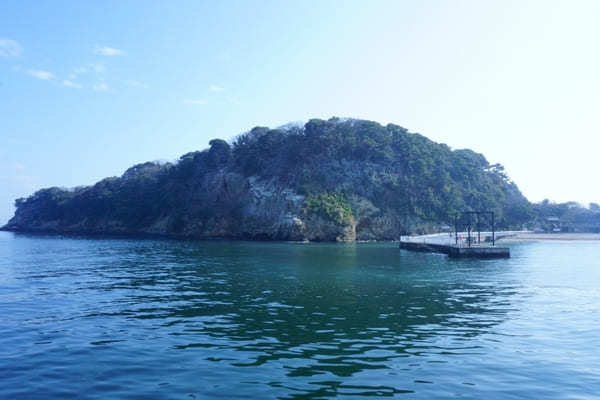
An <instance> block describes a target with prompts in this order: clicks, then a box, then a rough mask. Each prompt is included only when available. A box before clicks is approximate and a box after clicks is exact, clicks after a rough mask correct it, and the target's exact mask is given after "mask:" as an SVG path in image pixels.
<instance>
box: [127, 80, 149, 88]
mask: <svg viewBox="0 0 600 400" xmlns="http://www.w3.org/2000/svg"><path fill="white" fill-rule="evenodd" d="M125 84H126V85H127V86H129V87H136V88H142V89H148V85H147V84H145V83H144V82H140V81H125Z"/></svg>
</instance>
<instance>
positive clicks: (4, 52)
mask: <svg viewBox="0 0 600 400" xmlns="http://www.w3.org/2000/svg"><path fill="white" fill-rule="evenodd" d="M21 53H23V48H22V47H21V45H20V44H19V42H17V41H16V40H12V39H0V57H18V56H20V55H21Z"/></svg>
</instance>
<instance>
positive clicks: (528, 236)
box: [501, 232, 600, 242]
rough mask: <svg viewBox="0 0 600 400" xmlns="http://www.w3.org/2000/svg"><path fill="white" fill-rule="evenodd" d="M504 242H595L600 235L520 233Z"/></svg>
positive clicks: (599, 238)
mask: <svg viewBox="0 0 600 400" xmlns="http://www.w3.org/2000/svg"><path fill="white" fill-rule="evenodd" d="M501 240H502V241H504V242H512V241H514V242H530V241H531V242H533V241H595V240H600V233H562V232H557V233H536V232H519V233H517V234H515V235H514V236H511V237H506V238H503V239H501Z"/></svg>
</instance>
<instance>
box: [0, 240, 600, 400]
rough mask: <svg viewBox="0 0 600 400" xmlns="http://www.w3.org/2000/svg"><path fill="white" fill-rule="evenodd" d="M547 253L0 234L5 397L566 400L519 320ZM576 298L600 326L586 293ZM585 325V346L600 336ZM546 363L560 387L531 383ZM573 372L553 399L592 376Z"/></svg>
mask: <svg viewBox="0 0 600 400" xmlns="http://www.w3.org/2000/svg"><path fill="white" fill-rule="evenodd" d="M544 245H545V244H530V245H522V246H516V247H515V248H513V254H515V257H513V259H511V260H486V261H473V260H464V261H456V260H448V259H447V258H445V257H444V256H439V255H429V254H412V253H408V252H404V251H400V250H398V249H397V248H396V246H394V245H393V244H358V245H327V244H311V245H306V244H283V243H244V242H200V243H198V242H175V241H148V240H147V241H135V240H86V239H61V238H56V237H54V238H39V237H13V236H12V235H10V236H7V235H4V236H2V237H0V255H2V261H0V267H1V272H0V306H1V307H2V309H3V313H2V315H3V316H2V317H1V318H2V321H1V326H0V358H1V359H2V360H3V362H2V363H0V376H4V378H0V381H4V384H3V385H0V387H4V389H2V388H0V397H14V396H17V397H18V395H19V394H21V395H27V396H29V397H39V398H52V397H54V398H59V397H60V398H64V397H76V398H82V397H83V398H87V397H90V398H93V397H98V398H107V397H113V398H123V397H136V396H137V397H140V398H147V397H149V396H150V397H152V396H155V397H156V396H158V397H161V398H164V397H167V398H168V397H173V398H183V397H187V398H193V397H195V398H212V397H223V398H284V399H292V398H325V397H334V396H337V397H342V398H343V397H346V396H349V397H356V396H358V397H384V396H405V395H409V396H411V397H413V398H414V397H417V398H432V397H437V398H439V397H454V396H457V395H462V396H464V397H467V398H481V397H482V396H486V395H489V394H491V393H493V397H495V398H501V397H502V396H505V397H507V398H511V397H514V396H517V397H518V396H519V395H522V396H525V397H527V394H533V393H536V394H540V395H541V394H543V395H545V396H546V397H548V396H549V397H555V398H560V396H558V394H560V393H559V392H557V391H556V390H553V387H552V385H557V386H559V385H561V383H559V382H556V376H558V375H561V374H564V373H566V372H568V373H570V374H571V377H573V375H572V374H573V373H575V371H574V368H575V367H574V364H573V363H572V362H570V361H569V360H562V359H556V358H555V359H552V360H549V361H546V359H545V358H543V357H542V358H539V357H537V356H530V355H529V354H528V351H530V350H533V349H534V348H537V350H539V349H543V350H544V351H547V352H548V353H547V354H546V356H549V357H556V356H555V355H554V354H550V353H551V351H550V350H549V349H547V348H546V347H545V346H544V343H543V340H541V341H540V340H539V339H540V338H542V339H543V337H542V336H540V337H536V335H538V331H543V332H546V333H545V334H544V335H546V336H548V335H547V332H548V329H545V330H544V327H543V326H541V322H542V321H538V325H535V324H534V325H535V326H534V327H533V328H532V326H531V321H529V319H528V317H527V316H524V312H527V313H532V314H531V317H532V318H533V319H536V314H535V313H539V312H540V310H541V309H537V308H536V307H538V308H539V307H540V305H539V304H537V303H536V301H538V300H539V296H540V293H539V290H537V289H536V288H535V287H533V286H532V285H531V282H532V279H534V278H538V276H537V275H536V274H537V273H538V272H539V271H538V269H541V267H540V266H538V264H536V262H538V263H539V262H544V261H547V258H546V256H547V252H546V253H544V254H541V253H537V251H538V250H539V247H540V246H542V247H543V246H544ZM554 246H556V245H554ZM590 246H592V245H588V247H585V246H583V251H591V252H596V253H595V254H599V253H598V248H597V247H596V248H594V247H593V246H592V247H590ZM554 250H556V249H554ZM556 251H561V249H560V248H559V249H558V250H556ZM563 251H564V249H563ZM580 251H582V249H580ZM536 257H537V258H536ZM532 258H533V259H534V260H536V262H532ZM546 272H547V271H546ZM588 272H589V271H588ZM542 276H543V275H542ZM588 278H589V276H588ZM592 278H598V273H597V272H596V274H595V275H592ZM578 279H580V278H578ZM584 280H585V279H582V281H584ZM579 283H581V282H579ZM572 289H573V288H572ZM574 290H576V293H577V294H578V296H580V299H582V298H584V299H585V301H586V304H588V307H591V308H592V309H593V310H594V311H595V312H596V315H595V316H594V317H592V321H590V322H598V313H597V312H598V306H597V305H594V304H598V303H594V302H593V301H592V300H598V299H600V295H599V294H598V292H597V291H596V292H594V291H593V290H592V291H590V290H591V288H590V287H588V286H586V285H583V286H581V287H579V288H577V287H575V289H574ZM556 293H557V292H556V291H555V293H554V294H555V295H556ZM561 293H563V292H562V291H561V290H559V291H558V294H559V295H560V294H561ZM542 294H543V293H542ZM581 296H583V297H581ZM586 296H587V297H586ZM590 296H591V297H592V298H590ZM594 296H595V297H594ZM547 301H548V299H547V298H544V304H543V306H544V309H543V312H546V311H547V307H548V304H547ZM580 305H581V304H573V305H572V307H571V306H568V305H567V306H566V307H567V309H569V310H570V312H571V311H573V309H574V308H577V307H579V306H580ZM571 317H572V316H569V317H566V318H565V320H564V321H563V322H564V323H567V322H570V318H571ZM578 317H579V318H580V317H581V315H579V316H578ZM594 318H595V319H594ZM580 324H583V325H585V321H584V322H580ZM524 328H527V329H524ZM588 328H589V329H588V331H585V333H584V334H583V335H582V336H581V338H580V339H579V340H580V341H581V342H583V344H584V345H585V344H586V343H587V342H586V340H587V338H588V335H592V334H597V333H600V332H598V325H595V326H588ZM553 329H558V328H557V327H554V328H553ZM562 333H563V332H561V334H562ZM545 340H549V338H546V339H545ZM577 340H578V339H577V338H576V337H575V338H572V340H571V341H572V342H573V341H577ZM559 342H560V343H555V344H558V345H564V343H563V342H561V341H560V340H559ZM581 345H582V343H577V346H579V347H581ZM588 346H590V347H591V343H590V344H588ZM573 347H575V345H573ZM564 350H566V351H569V350H573V349H563V351H562V352H561V353H564ZM559 352H560V351H557V353H559ZM536 354H537V353H536ZM587 358H588V359H586V360H585V361H584V362H596V361H598V357H597V356H588V357H587ZM547 365H555V367H554V368H555V370H547V371H545V372H547V373H548V376H549V377H550V378H552V379H554V380H552V382H554V383H552V384H547V383H542V384H540V383H539V382H538V381H539V379H540V376H542V375H543V374H544V370H542V371H540V369H539V368H540V367H544V366H546V367H547ZM557 365H558V367H557ZM567 369H568V370H567ZM578 374H579V375H576V376H577V378H576V379H573V378H571V379H570V380H569V383H567V382H565V384H564V385H562V386H561V387H562V388H563V389H562V390H563V391H562V394H564V395H565V397H566V394H567V393H566V392H564V390H567V391H568V390H576V393H575V394H579V395H581V394H585V393H586V390H589V389H586V388H590V387H591V386H590V385H589V384H587V383H588V379H591V378H597V377H598V372H597V371H595V372H593V371H592V370H591V364H590V366H589V368H587V369H586V367H581V368H580V371H579V372H578ZM550 380H551V379H550ZM24 382H27V383H26V384H24ZM596 385H597V384H596ZM596 387H598V386H596ZM569 388H571V389H569ZM599 389H600V388H599Z"/></svg>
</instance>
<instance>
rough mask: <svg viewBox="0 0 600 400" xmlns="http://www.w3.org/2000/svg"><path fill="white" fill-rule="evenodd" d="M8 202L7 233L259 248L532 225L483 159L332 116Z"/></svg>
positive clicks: (522, 203) (524, 203)
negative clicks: (456, 224)
mask: <svg viewBox="0 0 600 400" xmlns="http://www.w3.org/2000/svg"><path fill="white" fill-rule="evenodd" d="M15 205H16V212H15V216H14V217H13V218H12V219H11V220H10V221H9V222H8V224H7V225H6V226H5V227H4V228H3V229H5V230H10V231H17V232H19V231H20V232H46V233H77V234H108V235H165V236H170V237H178V238H235V239H256V240H310V241H353V240H394V239H397V238H398V237H399V236H400V235H403V234H409V233H426V232H432V231H439V230H440V229H441V227H442V226H444V225H452V223H453V219H454V214H455V213H456V212H457V211H462V210H478V209H486V210H492V211H494V212H495V213H496V221H497V228H498V229H521V228H522V227H523V225H524V224H526V223H530V222H531V221H533V220H534V219H535V217H536V212H535V209H534V205H532V204H531V203H530V202H529V201H528V200H527V199H526V198H525V197H524V196H523V195H522V194H521V192H520V191H519V189H518V187H517V185H516V184H515V183H514V182H512V181H511V180H510V179H509V177H508V176H507V175H506V174H505V172H504V168H503V167H502V166H501V165H500V164H493V165H490V164H489V163H488V161H487V160H486V159H485V157H484V156H483V155H481V154H478V153H476V152H474V151H471V150H467V149H463V150H452V149H451V148H450V147H449V146H447V145H445V144H440V143H436V142H433V141H431V140H429V139H427V138H426V137H424V136H422V135H420V134H418V133H411V132H409V131H408V130H407V129H405V128H403V127H400V126H398V125H392V124H388V125H385V126H383V125H380V124H378V123H376V122H372V121H365V120H356V119H339V118H332V119H329V120H318V119H313V120H310V121H309V122H308V123H306V124H304V125H297V124H296V125H293V124H290V125H288V126H286V127H282V128H278V129H269V128H265V127H256V128H254V129H252V130H250V131H249V132H247V133H244V134H242V135H240V136H238V137H236V138H235V139H234V140H233V141H231V142H227V141H225V140H221V139H214V140H211V141H210V148H208V149H205V150H202V151H195V152H191V153H187V154H185V155H183V156H181V157H180V159H179V160H178V161H177V162H174V163H158V162H147V163H144V164H139V165H135V166H133V167H131V168H129V169H128V170H127V171H126V172H125V173H124V174H123V175H122V176H121V177H111V178H106V179H103V180H101V181H100V182H98V183H96V184H95V185H93V186H86V187H77V188H73V189H63V188H57V187H53V188H48V189H42V190H39V191H38V192H36V193H35V194H33V195H32V196H30V197H28V198H23V199H18V200H16V202H15Z"/></svg>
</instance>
